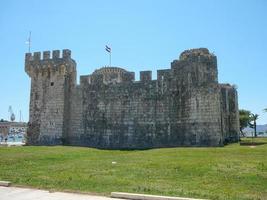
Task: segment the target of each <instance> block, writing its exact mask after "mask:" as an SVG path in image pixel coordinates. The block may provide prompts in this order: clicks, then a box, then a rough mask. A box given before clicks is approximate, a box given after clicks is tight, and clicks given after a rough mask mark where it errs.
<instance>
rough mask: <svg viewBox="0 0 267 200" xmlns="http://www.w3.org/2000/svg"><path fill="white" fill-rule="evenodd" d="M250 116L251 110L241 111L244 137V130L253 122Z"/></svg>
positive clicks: (240, 119) (241, 131)
mask: <svg viewBox="0 0 267 200" xmlns="http://www.w3.org/2000/svg"><path fill="white" fill-rule="evenodd" d="M250 115H251V112H250V111H249V110H244V109H241V110H239V122H240V133H241V135H242V136H244V133H243V129H244V128H246V127H248V125H249V123H250V121H251V118H250Z"/></svg>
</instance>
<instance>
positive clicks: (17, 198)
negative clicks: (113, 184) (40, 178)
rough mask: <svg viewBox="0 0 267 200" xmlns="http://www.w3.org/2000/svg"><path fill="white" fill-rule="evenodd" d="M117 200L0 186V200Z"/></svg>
mask: <svg viewBox="0 0 267 200" xmlns="http://www.w3.org/2000/svg"><path fill="white" fill-rule="evenodd" d="M93 199H94V200H119V199H117V198H116V199H114V198H109V197H103V196H94V195H87V194H76V193H66V192H49V191H46V190H37V189H29V188H19V187H2V186H0V200H93Z"/></svg>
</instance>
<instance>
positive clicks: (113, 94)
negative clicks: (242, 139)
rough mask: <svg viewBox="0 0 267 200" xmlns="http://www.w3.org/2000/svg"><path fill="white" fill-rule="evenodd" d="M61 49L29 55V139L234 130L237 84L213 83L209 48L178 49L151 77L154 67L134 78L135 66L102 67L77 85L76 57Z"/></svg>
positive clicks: (127, 139) (203, 142)
mask: <svg viewBox="0 0 267 200" xmlns="http://www.w3.org/2000/svg"><path fill="white" fill-rule="evenodd" d="M63 52H65V53H63V57H62V58H60V55H59V52H58V51H55V53H53V58H52V59H50V55H49V53H48V52H47V53H44V58H43V59H42V60H41V61H39V60H38V59H35V54H34V55H33V56H32V55H31V54H26V62H25V69H26V72H27V73H28V74H29V76H30V77H31V78H32V85H31V103H30V123H31V124H32V129H30V131H29V133H30V134H29V135H31V136H30V137H29V141H30V142H29V143H30V144H61V143H63V144H68V145H78V146H89V147H97V148H107V149H144V148H154V147H175V146H222V145H223V144H224V143H225V142H227V141H230V138H234V137H236V135H237V134H238V132H237V130H238V129H237V128H238V127H239V121H238V120H239V119H238V104H237V93H236V90H235V89H234V88H233V87H232V86H230V85H229V86H227V87H226V86H224V85H222V84H219V83H218V77H217V76H218V71H217V58H216V56H215V55H213V54H211V53H210V52H209V51H208V50H207V49H204V48H201V49H193V50H187V51H185V52H183V53H182V54H181V55H180V59H179V60H174V61H173V62H172V63H171V68H170V69H164V70H158V71H157V79H156V80H152V72H151V71H142V72H140V81H135V75H134V72H128V71H126V70H125V69H122V68H119V67H103V68H101V69H98V70H96V71H95V72H94V73H92V74H90V75H85V76H81V77H80V84H79V85H76V64H75V61H74V60H72V59H71V58H70V51H63ZM36 56H37V57H38V53H37V54H36ZM37 60H38V61H37ZM39 66H41V67H39ZM39 68H40V69H39ZM36 69H38V70H36ZM51 70H52V71H51ZM46 71H47V72H46ZM48 72H49V73H48ZM51 72H54V75H51ZM62 72H64V73H62ZM46 73H48V74H50V75H49V76H48V75H46ZM51 82H54V86H55V87H52V86H51ZM36 94H37V95H39V98H35V95H36ZM50 122H51V123H55V124H54V126H52V125H53V124H51V126H50ZM31 132H32V133H31ZM233 141H234V140H233Z"/></svg>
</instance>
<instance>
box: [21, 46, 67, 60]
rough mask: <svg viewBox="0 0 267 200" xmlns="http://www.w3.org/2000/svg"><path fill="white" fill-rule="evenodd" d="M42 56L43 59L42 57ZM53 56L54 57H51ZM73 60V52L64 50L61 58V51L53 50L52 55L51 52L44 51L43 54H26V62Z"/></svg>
mask: <svg viewBox="0 0 267 200" xmlns="http://www.w3.org/2000/svg"><path fill="white" fill-rule="evenodd" d="M41 55H42V57H41ZM51 55H52V57H51ZM59 58H61V59H71V50H69V49H63V50H62V56H60V50H53V51H52V54H51V51H43V52H42V53H41V52H34V53H26V54H25V61H26V62H27V61H42V60H49V59H59Z"/></svg>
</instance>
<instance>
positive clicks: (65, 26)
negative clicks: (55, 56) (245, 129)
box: [0, 0, 267, 124]
mask: <svg viewBox="0 0 267 200" xmlns="http://www.w3.org/2000/svg"><path fill="white" fill-rule="evenodd" d="M29 30H31V31H32V51H44V50H53V49H64V48H68V49H71V50H72V55H73V58H74V59H75V60H76V62H77V69H78V75H83V74H89V73H91V72H93V71H94V69H96V68H99V67H101V66H103V65H106V64H108V55H107V53H106V52H105V50H104V46H105V45H106V44H109V45H111V47H112V51H113V53H112V65H116V66H122V67H124V68H126V69H128V70H130V71H135V72H136V74H138V73H139V71H140V70H153V76H154V77H155V75H156V70H157V69H161V68H169V67H170V62H171V61H172V60H174V59H176V58H178V56H179V54H180V53H181V52H182V51H183V50H185V49H190V48H198V47H207V48H209V50H210V51H211V52H214V53H215V54H216V55H217V57H218V70H219V81H220V82H222V83H226V82H229V83H231V84H236V85H237V86H238V92H239V107H240V108H244V109H248V110H251V111H252V112H254V113H258V114H259V115H260V119H259V120H258V122H259V124H266V123H267V113H263V111H262V110H263V109H264V108H266V107H267V89H266V86H267V1H265V0H247V1H244V0H235V1H232V0H229V1H226V0H225V1H219V0H217V1H216V0H209V1H208V0H206V1H205V0H204V1H203V0H202V1H199V0H173V1H171V0H161V1H159V0H158V1H156V0H134V1H127V0H113V1H111V0H106V1H101V0H95V1H86V0H84V1H79V0H75V1H74V0H73V1H68V0H62V1H56V0H46V1H38V0H28V1H20V0H17V1H14V0H1V1H0V44H1V45H0V76H1V77H0V85H1V96H0V102H1V103H0V118H4V119H6V118H7V116H8V106H9V105H12V107H13V110H14V112H15V114H16V116H17V119H18V118H19V114H18V113H19V110H21V111H22V114H23V119H24V120H28V105H29V95H30V94H29V91H30V79H29V77H28V76H27V75H26V73H25V72H24V53H25V52H26V51H27V45H26V44H25V41H26V39H27V37H28V33H29ZM137 77H138V75H137Z"/></svg>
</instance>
